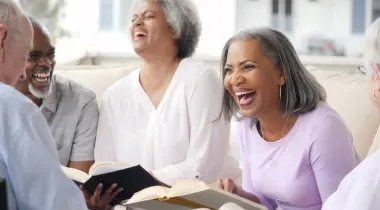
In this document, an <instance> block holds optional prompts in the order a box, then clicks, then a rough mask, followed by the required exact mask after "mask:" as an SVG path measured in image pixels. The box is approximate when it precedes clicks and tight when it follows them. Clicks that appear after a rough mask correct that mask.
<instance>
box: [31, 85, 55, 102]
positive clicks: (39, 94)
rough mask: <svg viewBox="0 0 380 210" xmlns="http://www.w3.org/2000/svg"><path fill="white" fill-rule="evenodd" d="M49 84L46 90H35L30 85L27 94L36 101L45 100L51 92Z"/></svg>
mask: <svg viewBox="0 0 380 210" xmlns="http://www.w3.org/2000/svg"><path fill="white" fill-rule="evenodd" d="M50 86H51V83H50V84H49V87H48V88H46V89H45V90H42V91H41V90H36V89H35V88H34V87H33V85H32V84H30V83H29V84H28V90H29V92H30V93H31V94H32V95H33V96H34V97H36V98H38V99H45V98H46V97H47V96H48V95H49V94H50V92H51V88H50Z"/></svg>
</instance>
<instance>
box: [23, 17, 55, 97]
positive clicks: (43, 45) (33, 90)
mask: <svg viewBox="0 0 380 210" xmlns="http://www.w3.org/2000/svg"><path fill="white" fill-rule="evenodd" d="M33 29H34V38H33V49H32V50H31V51H30V52H29V58H28V61H27V65H26V75H27V79H26V80H25V81H19V82H18V83H17V86H16V88H17V89H18V90H20V91H21V92H22V93H24V94H26V95H30V94H31V95H33V96H34V97H36V98H45V97H46V96H47V94H48V92H49V88H50V83H51V78H52V75H53V70H54V66H55V49H54V47H53V45H52V43H51V39H50V34H49V32H48V31H47V29H46V28H45V27H43V26H40V25H38V24H33Z"/></svg>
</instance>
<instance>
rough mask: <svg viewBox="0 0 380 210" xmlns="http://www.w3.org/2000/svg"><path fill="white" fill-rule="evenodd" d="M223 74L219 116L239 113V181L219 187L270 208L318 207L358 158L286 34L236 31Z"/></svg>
mask: <svg viewBox="0 0 380 210" xmlns="http://www.w3.org/2000/svg"><path fill="white" fill-rule="evenodd" d="M222 76H223V80H224V86H225V91H224V101H223V113H222V114H223V115H224V116H225V117H226V118H228V119H231V118H232V117H233V116H234V115H235V113H239V117H238V118H239V120H238V124H237V126H238V127H237V133H238V138H237V139H238V144H239V146H240V150H241V156H242V170H243V185H242V187H239V186H236V185H235V184H234V181H233V180H231V179H224V180H220V181H218V182H217V184H218V186H219V187H220V188H222V189H224V190H227V191H230V192H232V193H235V194H237V195H239V196H241V197H245V198H247V199H249V200H252V201H254V202H257V203H260V204H262V205H265V206H266V207H267V208H268V209H269V210H272V209H277V208H278V209H280V210H285V209H286V210H299V209H302V210H317V209H318V210H320V209H321V208H322V205H323V202H324V201H325V200H326V199H327V198H328V197H329V196H330V195H331V194H332V193H333V192H334V191H335V190H336V189H337V187H338V185H339V183H340V182H341V180H342V179H343V178H344V176H345V175H347V174H348V173H349V172H350V171H351V170H352V169H353V168H354V167H355V166H356V165H357V164H358V163H359V158H358V156H357V155H356V152H355V149H354V147H353V144H352V136H351V134H350V132H349V131H348V129H347V127H346V125H345V123H344V122H343V120H342V119H341V117H340V116H339V115H338V114H337V113H336V112H335V111H334V110H333V109H332V108H330V107H329V106H328V105H327V104H326V103H325V102H324V101H325V99H326V93H325V90H324V88H323V87H322V86H321V85H320V84H319V83H318V82H317V81H316V79H315V78H314V77H313V76H312V75H311V74H310V73H309V72H308V71H307V70H306V69H305V67H304V66H303V65H302V64H301V62H300V60H299V58H298V56H297V54H296V52H295V50H294V48H293V46H292V45H291V43H290V42H289V40H288V39H287V38H286V37H285V36H284V35H283V34H282V33H281V32H278V31H276V30H272V29H268V28H259V29H250V30H246V31H242V32H240V33H238V34H237V35H235V36H234V37H232V38H231V39H230V40H229V41H228V42H227V44H226V45H225V47H224V50H223V55H222Z"/></svg>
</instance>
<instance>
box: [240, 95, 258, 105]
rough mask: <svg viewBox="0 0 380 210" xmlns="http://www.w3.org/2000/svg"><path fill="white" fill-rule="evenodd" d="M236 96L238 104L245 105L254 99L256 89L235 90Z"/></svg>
mask: <svg viewBox="0 0 380 210" xmlns="http://www.w3.org/2000/svg"><path fill="white" fill-rule="evenodd" d="M236 96H237V98H238V101H239V105H241V106H246V105H249V104H251V103H252V102H253V101H254V100H255V97H256V91H244V92H236Z"/></svg>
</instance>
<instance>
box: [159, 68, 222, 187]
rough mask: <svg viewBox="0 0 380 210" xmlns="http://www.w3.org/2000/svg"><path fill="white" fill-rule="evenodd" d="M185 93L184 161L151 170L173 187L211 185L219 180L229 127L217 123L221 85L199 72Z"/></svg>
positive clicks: (207, 73)
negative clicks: (186, 183) (192, 181)
mask: <svg viewBox="0 0 380 210" xmlns="http://www.w3.org/2000/svg"><path fill="white" fill-rule="evenodd" d="M189 93H190V95H189V102H188V115H189V124H190V125H189V126H190V145H189V150H188V153H187V157H186V160H185V161H183V162H179V163H177V164H174V165H169V166H167V167H165V168H162V169H158V170H154V171H152V172H153V174H154V175H155V176H156V177H157V178H158V179H160V180H161V181H163V182H164V183H166V184H174V183H175V181H176V180H178V179H199V180H202V181H205V182H212V181H215V180H216V179H219V178H221V177H220V175H221V171H222V167H223V164H224V160H225V157H226V154H227V152H228V149H229V135H230V124H229V122H227V121H226V120H224V119H221V120H218V116H219V114H220V110H221V102H222V85H221V84H220V79H218V77H217V75H216V74H215V72H214V71H213V70H211V69H208V70H206V71H205V72H203V73H202V74H201V76H200V77H199V79H198V80H197V82H196V83H195V85H194V86H193V88H192V89H191V90H190V92H189Z"/></svg>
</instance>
